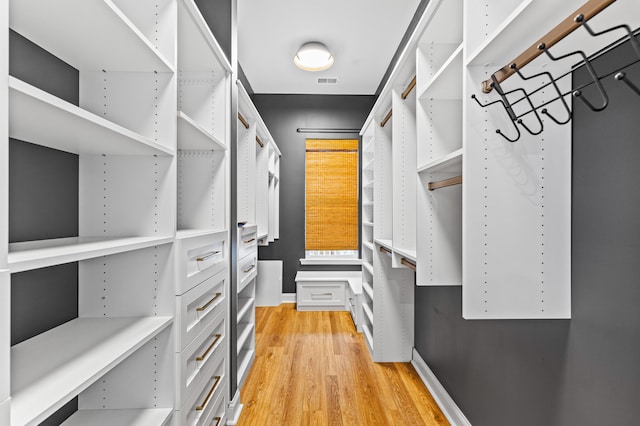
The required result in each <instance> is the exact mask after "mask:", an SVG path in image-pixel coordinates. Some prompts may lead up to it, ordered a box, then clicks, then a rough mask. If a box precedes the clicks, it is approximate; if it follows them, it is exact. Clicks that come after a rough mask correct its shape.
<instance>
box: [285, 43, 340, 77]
mask: <svg viewBox="0 0 640 426" xmlns="http://www.w3.org/2000/svg"><path fill="white" fill-rule="evenodd" d="M293 62H294V63H295V64H296V66H297V67H298V68H300V69H301V70H305V71H324V70H326V69H329V68H331V66H332V65H333V55H331V52H329V49H327V46H325V45H324V44H322V43H320V42H318V41H310V42H307V43H305V44H303V45H302V46H300V49H298V52H297V53H296V56H295V57H294V58H293Z"/></svg>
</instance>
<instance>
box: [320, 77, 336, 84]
mask: <svg viewBox="0 0 640 426" xmlns="http://www.w3.org/2000/svg"><path fill="white" fill-rule="evenodd" d="M318 84H338V79H337V78H318Z"/></svg>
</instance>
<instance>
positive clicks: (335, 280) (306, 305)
mask: <svg viewBox="0 0 640 426" xmlns="http://www.w3.org/2000/svg"><path fill="white" fill-rule="evenodd" d="M296 309H297V310H298V311H350V312H351V317H352V318H353V323H354V324H355V326H356V329H357V330H358V331H362V326H361V319H362V271H298V273H297V274H296Z"/></svg>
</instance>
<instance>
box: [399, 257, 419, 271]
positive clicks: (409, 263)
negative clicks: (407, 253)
mask: <svg viewBox="0 0 640 426" xmlns="http://www.w3.org/2000/svg"><path fill="white" fill-rule="evenodd" d="M400 263H401V264H402V265H404V266H406V267H407V268H409V269H412V270H413V271H414V272H415V270H416V264H415V263H413V262H412V261H410V260H409V259H407V258H406V257H403V258H402V259H400Z"/></svg>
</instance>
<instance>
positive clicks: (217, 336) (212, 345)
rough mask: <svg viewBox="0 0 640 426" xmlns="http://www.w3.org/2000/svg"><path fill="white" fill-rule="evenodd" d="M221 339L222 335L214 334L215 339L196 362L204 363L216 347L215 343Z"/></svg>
mask: <svg viewBox="0 0 640 426" xmlns="http://www.w3.org/2000/svg"><path fill="white" fill-rule="evenodd" d="M221 337H222V334H216V338H215V339H213V342H211V345H209V347H208V348H207V350H206V351H204V353H203V354H202V355H200V356H199V357H197V358H196V361H204V359H205V358H206V357H207V355H209V352H211V349H213V347H214V346H215V345H216V343H218V340H220V338H221Z"/></svg>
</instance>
